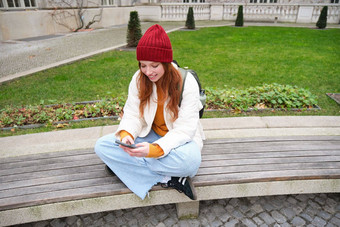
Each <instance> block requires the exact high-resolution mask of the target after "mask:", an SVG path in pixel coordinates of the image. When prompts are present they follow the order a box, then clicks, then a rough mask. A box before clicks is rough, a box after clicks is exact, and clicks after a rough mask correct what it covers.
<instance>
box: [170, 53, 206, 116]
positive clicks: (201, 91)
mask: <svg viewBox="0 0 340 227" xmlns="http://www.w3.org/2000/svg"><path fill="white" fill-rule="evenodd" d="M173 62H174V63H175V64H176V65H177V66H178V68H179V71H180V73H181V75H182V80H183V85H182V92H181V97H180V100H179V106H181V103H182V99H183V90H184V84H185V79H186V78H187V73H188V72H190V73H191V74H192V75H193V76H194V78H195V80H196V82H197V84H198V87H199V95H200V101H201V103H202V106H203V108H202V109H201V110H200V112H199V115H200V118H202V116H203V113H204V108H205V101H206V99H207V96H206V94H205V90H204V89H202V86H201V82H200V79H199V78H198V75H197V73H196V72H195V71H194V70H192V69H183V68H181V67H180V66H179V65H178V63H177V61H176V60H174V61H173Z"/></svg>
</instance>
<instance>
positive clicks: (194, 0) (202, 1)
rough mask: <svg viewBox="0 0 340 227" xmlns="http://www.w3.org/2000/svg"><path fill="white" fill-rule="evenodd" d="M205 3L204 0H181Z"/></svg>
mask: <svg viewBox="0 0 340 227" xmlns="http://www.w3.org/2000/svg"><path fill="white" fill-rule="evenodd" d="M198 2H199V3H205V0H183V3H198Z"/></svg>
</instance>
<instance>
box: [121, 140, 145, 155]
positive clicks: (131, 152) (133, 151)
mask: <svg viewBox="0 0 340 227" xmlns="http://www.w3.org/2000/svg"><path fill="white" fill-rule="evenodd" d="M136 147H137V148H133V149H132V148H125V149H124V151H125V152H127V153H128V154H129V155H130V156H134V157H146V156H147V155H148V154H149V143H148V142H143V143H138V144H136Z"/></svg>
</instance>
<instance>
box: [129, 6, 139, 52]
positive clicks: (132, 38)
mask: <svg viewBox="0 0 340 227" xmlns="http://www.w3.org/2000/svg"><path fill="white" fill-rule="evenodd" d="M140 38H142V30H141V26H140V20H139V16H138V12H137V11H131V12H130V19H129V24H128V30H127V46H128V47H137V45H138V42H139V40H140Z"/></svg>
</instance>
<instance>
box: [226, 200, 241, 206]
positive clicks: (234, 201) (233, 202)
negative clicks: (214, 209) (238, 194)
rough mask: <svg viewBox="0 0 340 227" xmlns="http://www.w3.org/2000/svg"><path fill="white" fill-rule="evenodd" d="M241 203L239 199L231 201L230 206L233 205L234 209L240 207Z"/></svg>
mask: <svg viewBox="0 0 340 227" xmlns="http://www.w3.org/2000/svg"><path fill="white" fill-rule="evenodd" d="M239 203H240V201H239V199H231V200H230V201H229V204H230V205H232V206H233V207H236V206H238V205H239Z"/></svg>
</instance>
